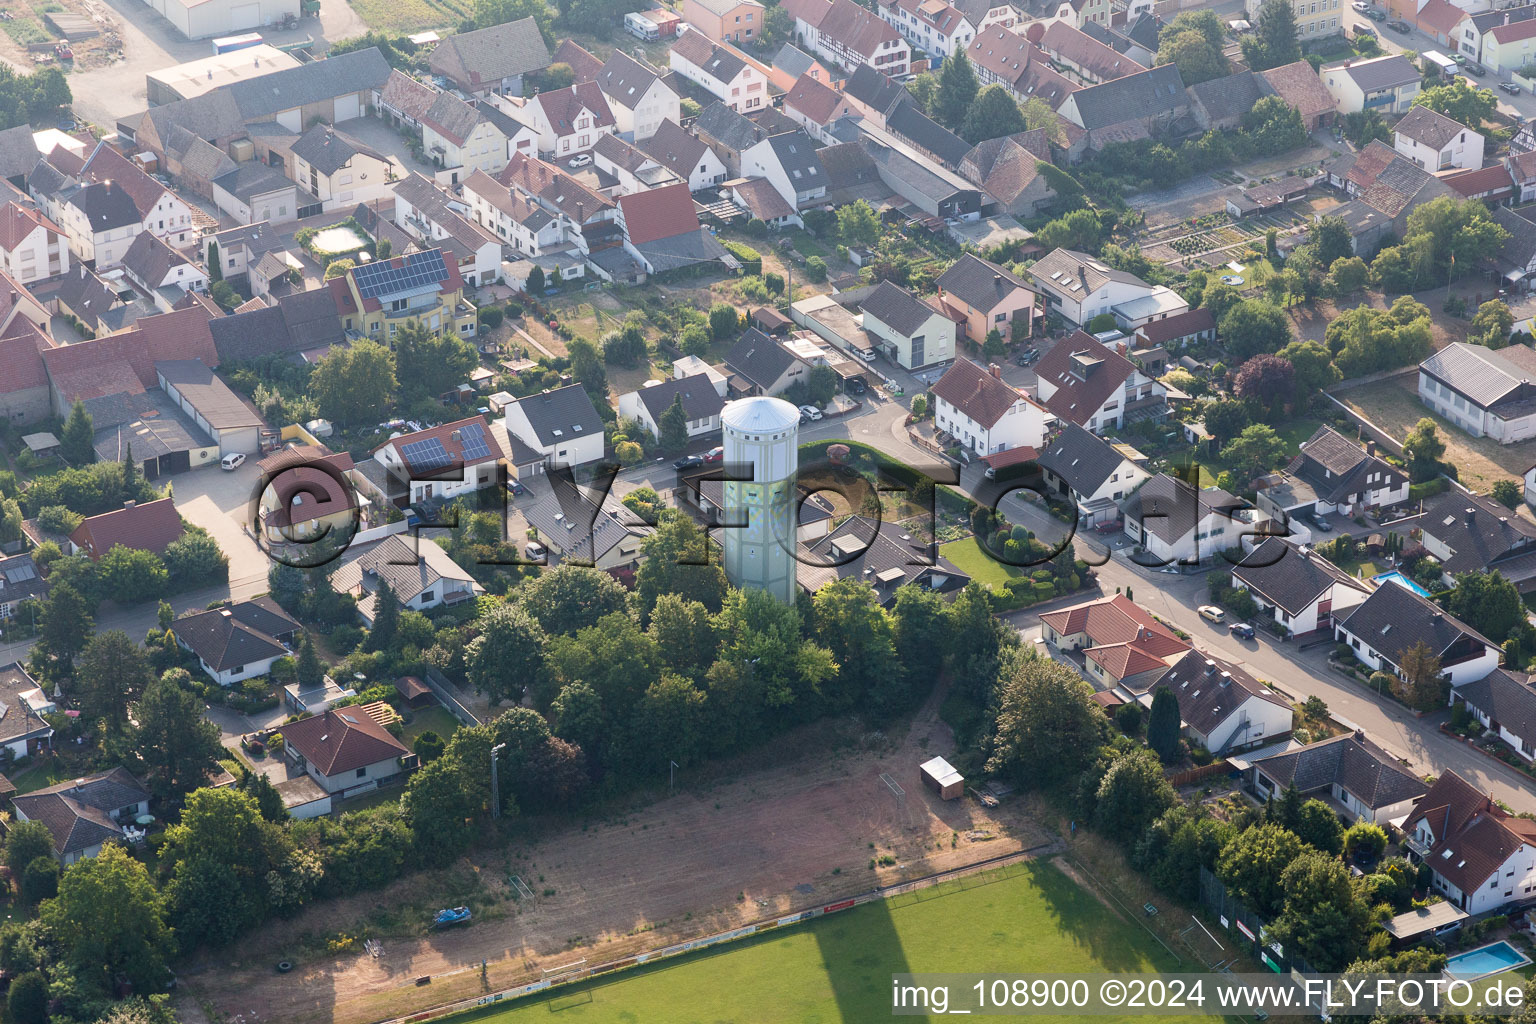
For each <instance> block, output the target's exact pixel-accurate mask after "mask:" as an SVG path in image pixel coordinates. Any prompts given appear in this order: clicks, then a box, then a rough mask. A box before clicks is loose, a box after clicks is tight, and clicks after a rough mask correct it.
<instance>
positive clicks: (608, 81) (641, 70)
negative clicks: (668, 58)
mask: <svg viewBox="0 0 1536 1024" xmlns="http://www.w3.org/2000/svg"><path fill="white" fill-rule="evenodd" d="M658 77H659V75H658V74H657V72H656V69H655V68H652V67H650V66H648V65H645V64H641V63H640V62H639V61H637V60H635V58H633V57H631V56H630V55H629V54H627V53H625V52H624V51H623V50H614V51H613V55H612V56H611V57H609V58H608V63H606V64H604V65H603V70H601V71H599V72H598V73H597V87H598V88H599V89H601V90H603V95H604V96H607V97H608V98H609V99H610V100H614V101H615V102H617V103H620V104H622V105H623V106H625V107H628V108H629V109H631V110H633V109H634V108H635V107H636V106H637V105H639V103H640V100H641V98H642V97H644V96H645V93H646V90H648V89H649V88H650V87H651V86H652V85H653V84H654V83H655V82H656V79H657V78H658Z"/></svg>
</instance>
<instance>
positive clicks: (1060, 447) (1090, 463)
mask: <svg viewBox="0 0 1536 1024" xmlns="http://www.w3.org/2000/svg"><path fill="white" fill-rule="evenodd" d="M1036 461H1038V462H1039V464H1040V467H1041V468H1042V469H1047V470H1050V471H1051V472H1052V473H1054V474H1055V475H1056V476H1058V477H1060V478H1061V479H1062V480H1063V481H1065V482H1066V484H1067V486H1068V487H1071V488H1072V490H1073V491H1075V492H1076V493H1078V494H1080V495H1083V496H1084V497H1086V496H1088V495H1091V494H1093V493H1094V492H1095V491H1097V490H1098V489H1099V488H1100V487H1102V486H1104V481H1106V480H1108V479H1109V476H1110V474H1111V473H1114V472H1115V471H1116V470H1118V469H1119V468H1120V464H1121V463H1123V462H1124V461H1125V456H1124V455H1121V454H1120V453H1119V452H1117V451H1116V450H1115V449H1113V448H1111V447H1110V446H1109V445H1108V444H1107V443H1106V442H1105V441H1104V439H1103V438H1101V437H1097V436H1095V435H1094V434H1091V433H1089V432H1088V431H1087V430H1084V429H1083V428H1082V427H1080V426H1078V425H1077V424H1076V423H1068V424H1067V425H1066V426H1064V427H1062V429H1061V432H1060V433H1058V434H1057V435H1056V436H1055V437H1053V438H1050V439H1049V440H1048V441H1047V442H1046V444H1045V450H1044V451H1042V452H1041V453H1040V458H1039V459H1038V460H1036Z"/></svg>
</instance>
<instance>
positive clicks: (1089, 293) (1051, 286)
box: [1029, 249, 1187, 325]
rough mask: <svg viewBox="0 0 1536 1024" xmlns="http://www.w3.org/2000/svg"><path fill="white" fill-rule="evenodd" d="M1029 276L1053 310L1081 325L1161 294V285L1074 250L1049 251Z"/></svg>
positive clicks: (1030, 271)
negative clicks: (1127, 304) (1119, 308)
mask: <svg viewBox="0 0 1536 1024" xmlns="http://www.w3.org/2000/svg"><path fill="white" fill-rule="evenodd" d="M1029 276H1030V278H1031V279H1032V280H1033V281H1034V282H1035V284H1036V285H1038V286H1039V288H1040V290H1041V292H1042V293H1043V294H1044V295H1045V298H1046V304H1047V307H1048V308H1049V309H1050V310H1051V311H1052V312H1055V313H1059V314H1060V315H1061V316H1062V317H1064V318H1065V319H1067V320H1069V321H1071V322H1072V323H1074V324H1079V325H1082V324H1086V323H1088V321H1090V320H1092V319H1093V318H1094V317H1096V316H1099V315H1101V314H1103V313H1110V312H1113V311H1114V308H1115V307H1116V306H1120V305H1123V304H1126V303H1130V302H1132V301H1134V300H1136V299H1142V298H1146V297H1149V296H1153V295H1157V294H1160V293H1159V291H1158V288H1159V286H1158V285H1151V284H1147V282H1145V281H1143V280H1142V279H1141V278H1139V277H1137V276H1136V275H1135V274H1132V273H1128V272H1127V271H1124V270H1114V269H1112V268H1111V267H1109V266H1108V265H1106V264H1104V263H1102V262H1100V261H1099V260H1098V259H1096V258H1094V257H1092V256H1089V255H1088V254H1087V253H1083V252H1076V251H1074V250H1072V249H1053V250H1051V251H1050V252H1049V253H1046V255H1045V256H1043V257H1041V258H1040V259H1039V260H1038V261H1037V262H1036V263H1035V264H1034V265H1033V266H1032V267H1030V268H1029ZM1186 308H1187V306H1186ZM1174 312H1182V310H1175V311H1174ZM1168 315H1170V316H1171V315H1173V313H1169V314H1168Z"/></svg>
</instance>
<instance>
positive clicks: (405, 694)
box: [395, 676, 437, 708]
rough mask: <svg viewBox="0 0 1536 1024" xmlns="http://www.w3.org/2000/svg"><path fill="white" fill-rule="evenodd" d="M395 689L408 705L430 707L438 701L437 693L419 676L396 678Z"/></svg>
mask: <svg viewBox="0 0 1536 1024" xmlns="http://www.w3.org/2000/svg"><path fill="white" fill-rule="evenodd" d="M395 689H396V690H398V691H399V693H400V696H401V697H402V698H403V699H404V700H405V703H406V706H407V707H413V708H429V707H431V706H432V705H434V704H436V703H437V695H436V694H434V693H433V692H432V688H431V687H430V686H428V685H427V684H426V683H424V682H422V681H421V679H420V678H419V677H417V676H401V677H400V678H399V679H396V680H395Z"/></svg>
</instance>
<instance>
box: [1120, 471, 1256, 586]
mask: <svg viewBox="0 0 1536 1024" xmlns="http://www.w3.org/2000/svg"><path fill="white" fill-rule="evenodd" d="M1120 510H1121V512H1122V513H1123V514H1124V516H1125V535H1126V536H1127V537H1129V538H1131V540H1132V541H1133V542H1134V543H1135V544H1136V545H1137V547H1136V549H1135V551H1134V554H1133V555H1132V559H1131V560H1132V561H1134V562H1136V563H1137V564H1140V565H1147V566H1154V567H1158V568H1161V567H1162V566H1166V565H1175V564H1178V565H1199V564H1201V563H1203V562H1209V561H1210V560H1211V559H1212V558H1214V557H1215V556H1216V555H1217V554H1219V553H1221V552H1224V551H1231V550H1233V549H1237V550H1245V549H1247V548H1251V547H1253V546H1254V545H1255V544H1258V543H1259V542H1260V541H1261V540H1263V539H1264V537H1265V536H1266V534H1267V529H1268V517H1267V516H1265V515H1264V514H1263V513H1262V512H1260V511H1259V510H1258V509H1255V508H1254V507H1253V506H1252V505H1250V504H1248V503H1247V502H1246V501H1244V500H1242V499H1241V498H1238V497H1236V496H1235V495H1232V494H1229V493H1227V492H1226V491H1224V490H1222V489H1221V488H1220V487H1204V488H1199V489H1197V488H1195V487H1193V486H1192V485H1190V484H1188V483H1185V482H1184V481H1183V480H1180V479H1179V478H1178V477H1174V476H1170V475H1168V474H1167V473H1159V474H1157V475H1156V476H1154V477H1153V478H1152V479H1150V480H1148V481H1147V482H1146V483H1144V484H1142V485H1141V487H1139V488H1138V489H1137V490H1136V492H1135V493H1134V494H1132V495H1131V496H1130V497H1128V498H1126V499H1125V501H1124V502H1122V503H1121V505H1120Z"/></svg>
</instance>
